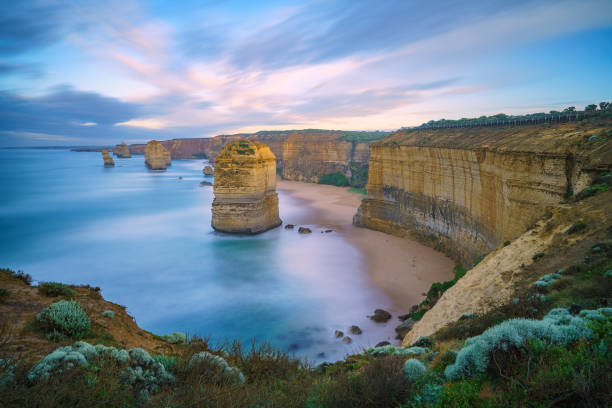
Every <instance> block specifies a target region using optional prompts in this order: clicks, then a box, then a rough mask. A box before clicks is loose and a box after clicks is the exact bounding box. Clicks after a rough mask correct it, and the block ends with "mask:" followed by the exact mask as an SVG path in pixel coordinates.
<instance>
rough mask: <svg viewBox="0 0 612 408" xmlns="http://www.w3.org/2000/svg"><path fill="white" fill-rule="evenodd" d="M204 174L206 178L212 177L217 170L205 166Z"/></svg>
mask: <svg viewBox="0 0 612 408" xmlns="http://www.w3.org/2000/svg"><path fill="white" fill-rule="evenodd" d="M202 173H204V175H205V176H212V175H213V174H214V173H215V170H214V169H213V168H212V166H205V167H204V169H203V170H202Z"/></svg>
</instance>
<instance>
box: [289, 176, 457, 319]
mask: <svg viewBox="0 0 612 408" xmlns="http://www.w3.org/2000/svg"><path fill="white" fill-rule="evenodd" d="M277 190H280V191H283V192H285V193H287V194H288V195H289V196H290V197H292V198H294V199H297V200H299V201H301V202H302V203H304V204H305V206H307V207H308V209H309V210H310V211H308V212H305V214H303V215H301V216H300V217H298V220H293V219H292V220H283V223H284V224H287V223H292V224H296V226H297V223H301V224H308V225H318V226H321V227H323V228H329V229H333V230H334V231H335V232H336V233H338V234H340V235H341V236H343V237H344V238H345V239H346V240H347V242H349V243H350V244H351V245H353V246H354V247H355V248H356V249H358V251H359V253H360V254H361V256H362V263H363V265H364V272H365V273H366V274H367V276H368V278H369V279H370V282H371V283H372V285H373V286H375V287H377V288H378V289H380V290H381V291H382V292H383V293H384V294H385V295H386V296H387V297H388V299H389V300H390V304H391V307H390V308H389V310H388V311H389V312H390V313H391V314H392V315H393V316H394V317H396V316H398V315H401V314H405V313H408V312H409V311H410V307H411V306H412V305H415V304H418V303H420V302H421V301H422V300H423V299H424V296H422V293H424V292H427V290H428V289H429V287H430V286H431V284H432V283H434V282H442V281H446V280H449V279H452V278H453V276H454V273H453V268H454V267H455V262H454V261H453V260H452V259H450V258H449V257H447V256H446V255H444V254H442V253H440V252H437V251H435V250H434V249H432V248H430V247H427V246H425V245H423V244H421V243H419V242H417V241H413V240H410V239H408V238H400V237H396V236H393V235H389V234H385V233H383V232H379V231H374V230H370V229H366V228H358V227H355V226H354V225H353V215H354V214H355V212H356V211H357V208H358V207H359V205H360V204H361V198H362V195H361V194H358V193H352V192H349V191H348V188H346V187H336V186H329V185H323V184H313V183H302V182H297V181H288V180H278V181H277ZM372 312H373V311H372Z"/></svg>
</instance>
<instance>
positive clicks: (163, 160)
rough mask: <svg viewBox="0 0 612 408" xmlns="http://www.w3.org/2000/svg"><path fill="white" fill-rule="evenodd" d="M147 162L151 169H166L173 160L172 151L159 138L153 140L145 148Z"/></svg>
mask: <svg viewBox="0 0 612 408" xmlns="http://www.w3.org/2000/svg"><path fill="white" fill-rule="evenodd" d="M144 153H145V164H146V165H147V167H149V168H150V169H151V170H165V169H166V168H167V167H168V166H169V165H170V163H171V162H172V160H171V158H170V152H169V151H168V150H166V148H165V147H164V146H163V145H162V144H161V143H159V142H158V141H157V140H151V141H150V142H149V143H147V145H146V146H145V149H144Z"/></svg>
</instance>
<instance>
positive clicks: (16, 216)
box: [0, 149, 392, 361]
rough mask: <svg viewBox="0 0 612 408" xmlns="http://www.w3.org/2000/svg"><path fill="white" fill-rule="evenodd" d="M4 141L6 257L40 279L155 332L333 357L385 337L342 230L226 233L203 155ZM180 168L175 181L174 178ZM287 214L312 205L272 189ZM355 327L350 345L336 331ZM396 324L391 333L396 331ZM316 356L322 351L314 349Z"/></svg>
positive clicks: (2, 258)
mask: <svg viewBox="0 0 612 408" xmlns="http://www.w3.org/2000/svg"><path fill="white" fill-rule="evenodd" d="M115 162H116V166H115V167H114V168H104V166H103V165H102V158H101V155H100V153H93V152H92V153H76V152H70V151H69V150H26V149H23V150H0V230H1V231H2V234H1V238H0V266H2V267H9V268H12V269H23V270H24V271H25V272H27V273H29V274H31V275H32V276H33V277H34V279H35V280H39V281H48V280H53V281H60V282H67V283H73V284H90V285H92V286H100V287H101V288H102V294H103V296H104V297H105V298H106V299H107V300H110V301H112V302H115V303H119V304H121V305H125V306H127V310H128V312H129V313H130V314H131V315H132V316H134V317H135V319H136V321H137V322H138V324H139V325H140V326H141V327H143V328H144V329H146V330H150V331H152V332H154V333H157V334H164V333H170V332H173V331H183V332H186V333H189V334H198V335H201V336H210V337H211V338H212V339H213V340H218V341H222V340H224V339H233V338H238V339H241V340H243V341H249V340H250V339H253V338H255V339H256V340H258V341H269V342H271V343H273V344H275V345H277V346H279V347H281V348H283V349H284V350H288V351H291V352H295V353H296V354H297V355H298V356H301V357H306V358H308V359H310V360H314V361H317V360H322V359H328V360H329V359H332V360H333V359H335V358H341V357H343V356H344V355H346V354H347V353H349V352H355V351H359V349H360V348H361V347H364V346H368V345H372V344H374V343H376V342H378V341H380V340H383V339H386V338H387V337H386V336H387V335H388V332H389V328H388V327H386V328H385V327H382V326H380V325H378V326H373V324H372V323H371V322H369V321H368V319H367V318H366V315H367V314H371V312H372V310H373V309H374V308H377V307H385V306H386V305H388V301H387V300H386V298H385V297H384V295H383V294H382V293H380V291H379V290H377V289H376V288H374V287H372V286H371V285H370V284H369V282H368V280H367V276H366V274H365V273H364V271H363V267H362V262H361V257H360V254H359V253H358V252H357V250H356V249H355V248H353V247H352V246H351V245H350V244H349V243H347V242H346V241H344V240H343V239H342V237H341V236H340V235H338V234H335V233H331V234H319V233H318V231H319V230H320V227H319V226H316V225H313V226H312V228H313V230H314V233H313V234H310V235H300V234H298V233H297V232H296V231H295V230H294V231H290V230H285V229H284V228H282V227H281V228H276V229H274V230H272V231H268V232H266V233H263V234H260V235H257V236H230V235H226V234H222V233H218V232H215V231H214V230H213V229H212V228H211V226H210V218H211V213H210V205H211V203H212V199H213V194H212V187H201V186H200V181H202V180H204V179H205V178H204V177H203V175H202V168H203V166H204V163H205V162H203V161H202V160H175V161H173V163H172V166H171V167H170V168H169V169H168V170H167V171H150V170H148V169H147V168H146V167H145V166H144V160H143V157H142V156H134V157H133V158H131V159H117V158H115ZM179 177H182V179H179ZM279 202H280V213H281V218H282V219H283V221H285V222H289V223H291V222H292V220H298V219H300V218H303V217H304V213H305V212H306V209H304V208H303V206H302V204H301V202H299V201H296V200H295V199H293V198H291V197H290V196H288V195H287V194H285V193H283V192H282V191H280V192H279ZM352 324H358V325H360V326H361V327H362V328H364V334H363V335H362V336H353V337H354V340H356V341H355V342H354V343H353V344H350V345H345V344H342V343H340V342H339V341H338V340H336V339H335V338H334V336H333V332H334V330H336V329H339V330H343V331H345V332H346V330H347V327H348V326H349V325H352ZM391 330H392V329H391ZM321 353H324V354H321Z"/></svg>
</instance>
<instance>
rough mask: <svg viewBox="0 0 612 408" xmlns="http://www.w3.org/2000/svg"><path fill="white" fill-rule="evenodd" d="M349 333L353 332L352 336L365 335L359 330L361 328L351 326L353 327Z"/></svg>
mask: <svg viewBox="0 0 612 408" xmlns="http://www.w3.org/2000/svg"><path fill="white" fill-rule="evenodd" d="M349 331H350V332H351V334H361V333H363V332H362V331H361V329H360V328H359V326H351V327H349Z"/></svg>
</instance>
